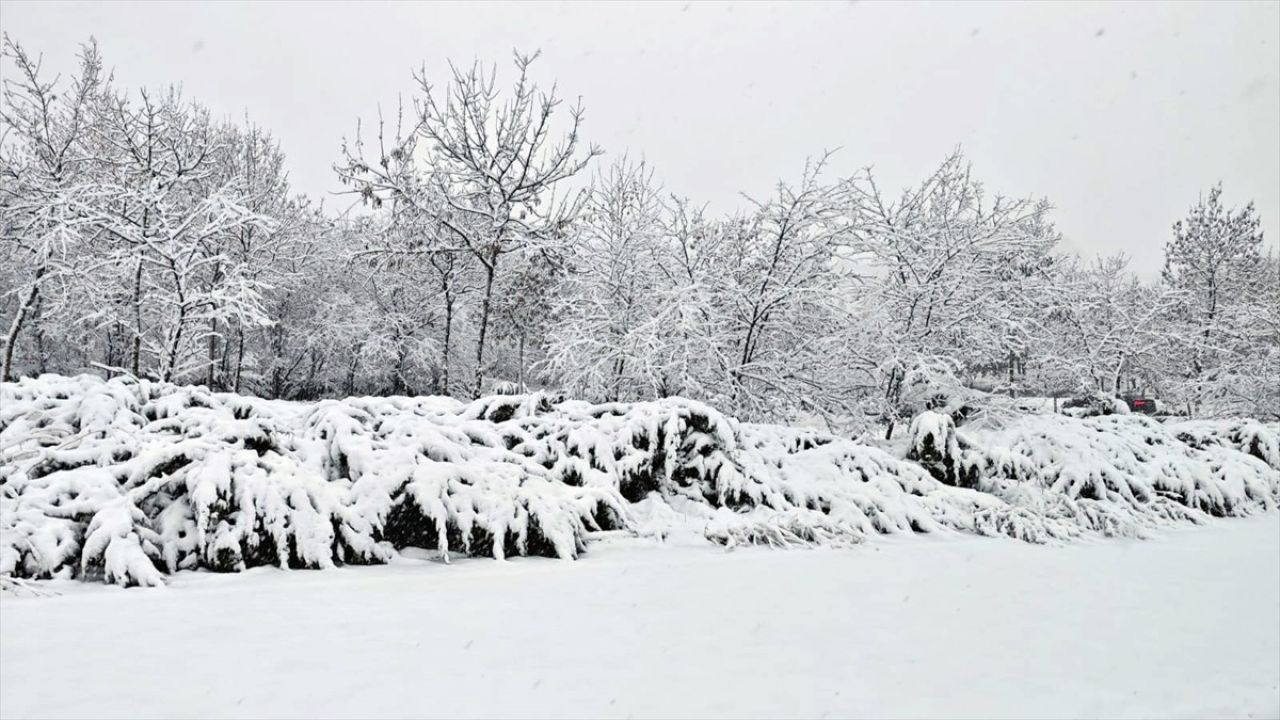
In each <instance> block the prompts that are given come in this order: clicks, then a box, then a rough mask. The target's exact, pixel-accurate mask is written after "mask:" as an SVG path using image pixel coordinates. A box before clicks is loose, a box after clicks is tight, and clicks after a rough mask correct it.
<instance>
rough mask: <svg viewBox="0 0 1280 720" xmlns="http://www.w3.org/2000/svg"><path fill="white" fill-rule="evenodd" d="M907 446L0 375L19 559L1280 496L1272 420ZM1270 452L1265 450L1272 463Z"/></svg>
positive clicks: (828, 522)
mask: <svg viewBox="0 0 1280 720" xmlns="http://www.w3.org/2000/svg"><path fill="white" fill-rule="evenodd" d="M910 440H911V443H912V444H911V447H910V448H909V449H908V451H907V452H906V457H905V458H902V457H896V456H895V455H893V454H891V453H889V452H886V451H884V450H881V449H877V448H873V447H868V446H865V445H860V444H858V443H855V442H851V441H849V440H845V439H841V438H837V437H834V436H831V435H827V434H824V433H820V432H815V431H812V430H799V429H792V428H783V427H777V426H770V425H753V424H743V423H738V422H737V421H736V420H734V419H732V418H730V417H727V416H725V415H723V414H721V413H719V412H717V411H716V410H715V409H713V408H711V407H708V406H706V405H704V404H701V403H698V402H693V401H688V400H681V399H666V400H661V401H654V402H639V403H626V404H621V403H611V404H601V405H593V404H588V403H583V402H577V401H565V400H563V399H560V398H555V397H551V396H547V395H544V394H532V395H498V396H493V397H487V398H482V399H480V400H477V401H474V402H472V403H462V402H459V401H456V400H452V399H447V398H438V397H426V398H405V397H390V398H350V399H347V400H342V401H334V400H327V401H322V402H319V403H315V404H301V403H280V402H272V401H263V400H258V399H254V398H247V397H241V396H236V395H229V394H220V393H210V392H208V391H206V390H204V389H203V388H198V387H180V386H175V385H170V384H162V383H152V382H148V381H125V380H121V379H115V380H110V381H104V380H102V379H100V378H97V377H93V376H79V377H75V378H66V377H59V376H43V377H40V378H37V379H24V380H21V381H19V382H17V383H5V384H3V385H0V461H2V462H0V576H3V577H7V578H10V579H20V578H40V577H49V576H55V575H56V576H72V577H81V578H86V579H99V580H103V581H106V582H114V583H120V584H125V585H132V584H139V585H156V584H160V583H162V582H163V577H164V575H165V574H167V573H171V572H175V571H178V570H183V569H208V570H214V571H238V570H243V569H245V568H248V567H253V566H259V565H276V566H280V567H294V568H327V567H332V566H334V565H337V564H352V563H357V564H359V563H381V562H387V561H388V560H390V559H392V558H393V557H394V556H395V554H396V552H397V550H398V549H400V548H403V547H410V546H411V547H420V548H428V549H435V550H438V551H440V552H441V553H442V555H443V556H444V557H445V558H446V559H447V558H448V557H449V556H450V554H464V555H482V556H491V557H495V558H503V557H508V556H513V555H543V556H549V557H559V558H574V557H577V556H578V555H579V554H580V553H581V552H582V551H583V550H584V549H585V547H586V541H587V539H588V538H589V537H590V536H591V533H592V532H594V531H609V530H616V531H626V532H631V533H641V534H653V535H660V536H661V535H666V534H668V533H671V532H675V531H686V532H687V531H693V532H696V533H699V534H701V535H703V536H704V537H706V538H708V539H710V540H712V541H715V542H718V543H721V544H724V545H737V544H742V543H761V544H770V545H779V546H782V545H795V544H849V543H856V542H859V541H861V540H863V539H865V538H866V537H868V536H870V535H874V534H882V533H911V532H934V531H942V530H953V531H962V532H970V533H978V534H984V535H1008V536H1011V537H1015V538H1019V539H1022V540H1027V541H1034V542H1042V541H1045V540H1050V539H1062V538H1070V537H1074V536H1076V535H1079V534H1081V533H1082V532H1095V531H1096V532H1103V533H1109V534H1119V533H1125V534H1136V533H1140V532H1141V531H1142V530H1143V529H1144V528H1146V527H1149V526H1151V525H1152V524H1154V523H1156V522H1158V521H1160V520H1192V521H1194V520H1197V519H1199V518H1200V517H1203V516H1205V515H1206V514H1213V515H1238V514H1244V513H1247V512H1251V511H1253V510H1256V509H1262V508H1269V507H1274V506H1275V504H1276V500H1277V499H1278V493H1280V490H1278V488H1280V471H1278V470H1277V469H1276V468H1275V467H1274V460H1275V458H1276V432H1275V431H1274V429H1272V428H1269V427H1266V426H1262V425H1258V424H1256V423H1253V424H1251V423H1247V422H1241V423H1235V424H1232V425H1214V424H1198V425H1191V424H1185V423H1184V424H1182V425H1179V426H1176V427H1173V426H1170V427H1166V426H1162V425H1160V424H1159V423H1157V422H1155V421H1153V420H1150V419H1148V418H1145V417H1139V416H1110V417H1099V418H1089V419H1085V420H1078V419H1072V418H1065V417H1061V416H1047V415H1045V416H1026V417H1022V418H1019V419H1017V420H1016V421H1014V422H1012V423H1009V424H1006V425H1005V426H1004V427H1003V428H998V429H987V430H972V429H970V428H965V429H963V431H961V432H957V431H956V428H955V426H954V423H953V421H952V419H951V418H950V416H947V415H943V414H940V413H925V414H922V415H921V416H919V417H917V418H916V420H915V422H914V423H913V425H912V430H911V433H910ZM1269 462H1270V463H1273V464H1272V465H1268V463H1269Z"/></svg>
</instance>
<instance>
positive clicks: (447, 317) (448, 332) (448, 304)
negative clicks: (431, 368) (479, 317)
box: [440, 293, 453, 395]
mask: <svg viewBox="0 0 1280 720" xmlns="http://www.w3.org/2000/svg"><path fill="white" fill-rule="evenodd" d="M452 338H453V297H452V296H450V295H449V294H448V293H446V294H445V296H444V348H443V349H442V350H441V351H440V355H441V357H440V394H441V395H448V394H449V355H450V343H451V342H452Z"/></svg>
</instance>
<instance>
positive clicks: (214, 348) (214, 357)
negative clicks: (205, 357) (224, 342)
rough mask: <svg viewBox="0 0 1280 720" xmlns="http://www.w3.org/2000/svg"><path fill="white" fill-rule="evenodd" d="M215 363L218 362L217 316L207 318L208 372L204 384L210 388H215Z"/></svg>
mask: <svg viewBox="0 0 1280 720" xmlns="http://www.w3.org/2000/svg"><path fill="white" fill-rule="evenodd" d="M217 364H218V318H209V372H208V377H207V379H206V380H205V384H206V385H208V386H209V389H210V390H217V389H218V388H216V387H214V381H215V380H217V375H218V373H217Z"/></svg>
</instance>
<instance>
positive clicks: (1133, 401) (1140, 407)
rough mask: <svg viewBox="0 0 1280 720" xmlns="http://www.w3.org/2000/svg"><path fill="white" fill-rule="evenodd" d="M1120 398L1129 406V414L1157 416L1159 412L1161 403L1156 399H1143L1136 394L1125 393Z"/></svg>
mask: <svg viewBox="0 0 1280 720" xmlns="http://www.w3.org/2000/svg"><path fill="white" fill-rule="evenodd" d="M1120 397H1121V399H1122V400H1124V402H1125V404H1126V405H1128V406H1129V412H1135V413H1142V414H1143V415H1155V414H1156V413H1157V412H1159V409H1160V403H1159V402H1158V401H1157V400H1156V399H1155V398H1149V397H1143V396H1141V395H1137V394H1135V393H1125V394H1124V395H1122V396H1120Z"/></svg>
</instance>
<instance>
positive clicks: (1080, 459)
mask: <svg viewBox="0 0 1280 720" xmlns="http://www.w3.org/2000/svg"><path fill="white" fill-rule="evenodd" d="M911 434H912V446H911V449H910V450H909V452H908V454H907V456H908V457H909V458H911V459H913V460H915V461H917V462H919V463H920V464H921V465H923V466H924V467H926V468H927V469H928V470H929V471H930V472H931V473H932V474H933V475H934V477H936V478H938V479H939V480H941V481H942V482H945V483H947V484H951V485H956V486H959V487H968V488H973V489H976V490H979V491H981V492H983V493H986V494H990V495H993V496H995V497H998V498H1000V499H1002V500H1004V501H1005V502H1007V503H1009V504H1010V505H1012V506H1014V507H1017V508H1021V509H1025V510H1027V511H1029V512H1031V513H1033V514H1034V515H1036V516H1038V517H1040V518H1042V519H1043V520H1044V521H1046V522H1049V523H1051V524H1050V525H1047V526H1046V527H1047V529H1048V530H1049V532H1050V534H1051V535H1052V536H1055V537H1072V536H1075V535H1077V534H1079V533H1080V532H1085V531H1096V532H1100V533H1103V534H1106V535H1142V534H1144V531H1145V530H1146V529H1148V528H1151V527H1154V526H1156V525H1159V524H1161V523H1163V522H1165V521H1170V520H1183V521H1191V522H1199V521H1201V520H1203V519H1204V518H1206V517H1209V516H1216V517H1223V516H1240V515H1248V514H1252V513H1255V512H1259V511H1265V510H1270V509H1273V508H1275V507H1276V506H1277V503H1280V463H1278V462H1277V460H1280V453H1277V452H1276V442H1277V440H1276V439H1277V436H1278V435H1280V433H1278V432H1277V429H1276V428H1275V427H1269V426H1266V425H1263V424H1261V423H1258V422H1255V421H1252V420H1238V421H1213V422H1209V421H1198V422H1194V423H1192V422H1182V423H1175V424H1171V425H1165V424H1162V423H1160V422H1158V421H1156V420H1154V419H1152V418H1149V417H1146V416H1142V415H1108V416H1098V417H1088V418H1083V419H1076V418H1071V417H1065V416H1061V415H1027V416H1022V417H1019V418H1018V419H1017V420H1016V421H1014V422H1011V423H1008V424H1006V425H1004V426H1003V427H999V428H995V429H979V430H972V429H965V428H962V429H960V430H957V428H956V427H955V425H954V423H953V422H952V420H951V418H950V417H948V416H945V415H941V414H937V413H924V414H922V415H920V416H918V417H917V418H916V419H915V421H914V423H913V425H912V433H911Z"/></svg>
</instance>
